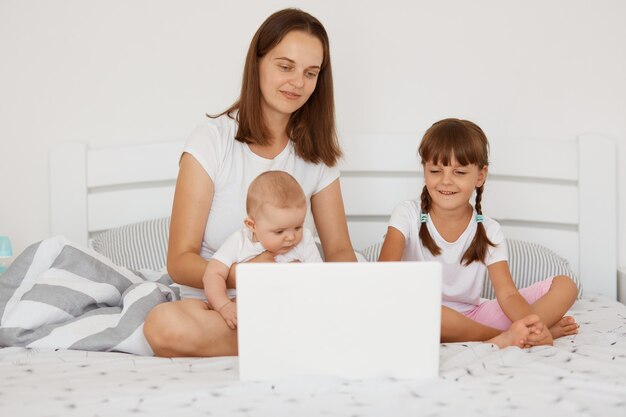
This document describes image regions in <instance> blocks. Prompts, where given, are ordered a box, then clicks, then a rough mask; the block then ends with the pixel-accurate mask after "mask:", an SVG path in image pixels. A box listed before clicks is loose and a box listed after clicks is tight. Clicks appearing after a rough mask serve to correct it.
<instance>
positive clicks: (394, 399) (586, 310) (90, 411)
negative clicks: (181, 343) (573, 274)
mask: <svg viewBox="0 0 626 417" xmlns="http://www.w3.org/2000/svg"><path fill="white" fill-rule="evenodd" d="M571 314H573V315H574V316H575V317H576V319H577V320H578V322H579V323H580V333H579V335H577V336H575V337H565V338H562V339H559V340H557V341H556V342H555V346H553V347H536V348H532V349H527V350H521V349H518V348H507V349H503V350H499V349H497V348H495V347H494V346H492V345H489V344H484V343H464V344H461V343H456V344H444V345H442V347H441V365H440V377H439V378H438V379H437V380H435V381H428V382H424V381H406V380H392V379H375V380H366V381H348V380H343V379H338V378H327V377H301V378H290V379H285V380H277V381H273V382H257V383H253V382H245V383H244V382H239V380H238V375H237V358H235V357H223V358H211V359H204V358H203V359H189V358H182V359H162V358H154V357H139V356H134V355H130V354H123V353H100V352H85V351H70V350H63V351H43V350H28V349H23V348H4V349H0V415H2V416H9V415H19V416H102V415H115V416H123V415H151V416H160V415H163V416H165V415H167V416H172V415H175V416H211V415H212V416H230V415H235V416H236V415H240V416H321V415H329V416H333V415H342V416H381V415H389V416H392V415H393V416H394V417H395V416H416V415H420V416H427V415H441V416H448V415H449V416H473V415H475V416H524V417H529V416H537V415H551V416H555V415H567V416H625V415H626V306H624V305H623V304H620V303H617V302H615V301H611V300H609V299H606V298H602V297H596V298H593V297H586V298H584V299H583V300H579V301H577V302H576V304H575V305H574V306H573V308H572V310H571ZM373 360H374V359H373Z"/></svg>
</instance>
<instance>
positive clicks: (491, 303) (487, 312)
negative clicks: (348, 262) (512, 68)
mask: <svg viewBox="0 0 626 417" xmlns="http://www.w3.org/2000/svg"><path fill="white" fill-rule="evenodd" d="M488 154H489V144H488V141H487V137H486V136H485V134H484V133H483V131H482V129H481V128H480V127H478V126H477V125H476V124H474V123H472V122H470V121H467V120H459V119H445V120H441V121H439V122H437V123H435V124H433V125H432V126H431V127H430V128H429V129H428V130H427V131H426V133H425V135H424V137H423V139H422V141H421V143H420V146H419V155H420V157H421V160H422V165H423V168H424V182H425V185H424V188H423V191H422V194H421V197H420V199H417V200H410V201H404V202H402V203H400V204H399V205H398V206H397V207H396V208H395V209H394V211H393V214H392V216H391V219H390V223H389V228H388V230H387V235H386V237H385V242H384V244H383V248H382V250H381V254H380V259H379V260H380V261H400V260H404V261H436V262H439V263H441V264H442V271H443V275H442V292H443V297H442V302H443V309H442V332H441V334H442V341H444V342H460V341H472V340H475V341H478V340H483V341H484V340H486V341H490V342H493V343H495V344H497V345H498V346H500V347H505V346H508V345H511V344H512V345H516V346H518V347H529V346H533V345H540V344H552V340H553V339H554V338H557V337H561V336H565V335H571V334H575V333H577V332H578V325H577V324H576V322H575V320H574V319H573V317H570V316H565V317H564V314H565V313H566V312H567V310H568V309H569V308H570V307H571V306H572V304H573V303H574V301H575V299H576V294H577V292H578V290H577V288H576V285H575V284H574V282H573V281H572V280H571V279H570V278H569V277H567V276H563V275H559V276H554V277H548V278H547V279H545V280H544V281H540V282H537V283H535V284H533V285H531V286H529V287H527V288H523V289H520V290H518V289H517V288H516V286H515V284H514V283H513V279H512V277H511V272H510V271H509V266H508V252H507V247H506V242H505V239H504V235H503V234H502V230H501V228H500V225H499V224H498V222H496V221H495V220H493V219H491V218H490V217H488V216H485V215H483V212H482V205H481V201H482V195H483V190H484V187H485V180H486V178H487V171H488V166H489V160H488ZM473 194H475V199H474V205H473V206H472V204H471V202H470V200H471V198H472V195H473ZM485 274H488V276H489V279H490V280H491V283H492V285H493V288H494V290H495V294H496V299H494V300H484V299H481V298H480V294H481V292H482V289H483V282H484V277H485ZM455 329H456V330H455ZM459 329H465V330H464V331H461V330H459Z"/></svg>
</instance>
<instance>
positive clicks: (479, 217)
mask: <svg viewBox="0 0 626 417" xmlns="http://www.w3.org/2000/svg"><path fill="white" fill-rule="evenodd" d="M483 219H484V217H483V215H482V214H477V215H476V223H482V222H483Z"/></svg>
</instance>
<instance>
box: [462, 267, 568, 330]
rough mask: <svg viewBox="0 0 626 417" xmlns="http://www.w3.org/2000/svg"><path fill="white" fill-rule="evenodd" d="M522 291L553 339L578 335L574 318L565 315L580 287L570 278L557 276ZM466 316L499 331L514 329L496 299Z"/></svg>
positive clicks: (486, 302) (484, 303)
mask: <svg viewBox="0 0 626 417" xmlns="http://www.w3.org/2000/svg"><path fill="white" fill-rule="evenodd" d="M519 292H520V294H521V296H522V297H524V299H526V301H528V304H530V308H531V309H532V311H533V313H535V314H537V315H538V316H539V318H540V319H541V321H542V322H543V323H544V324H545V325H546V326H548V328H549V329H550V333H552V337H553V338H555V339H556V338H558V337H561V336H566V335H572V334H576V333H578V324H576V321H575V320H574V318H573V317H571V316H564V314H565V313H566V312H567V310H568V309H569V307H570V306H571V305H572V304H573V303H574V301H575V300H576V295H577V294H578V288H576V284H574V282H573V281H572V280H571V278H569V277H567V276H564V275H558V276H555V277H553V278H548V279H546V280H543V281H540V282H537V283H535V284H533V285H530V286H528V287H526V288H522V289H520V290H519ZM465 316H467V317H468V318H470V319H472V320H474V321H477V322H479V323H482V324H484V325H486V326H490V327H494V328H496V329H500V330H506V329H508V328H509V327H510V326H511V320H510V319H509V318H508V317H507V316H506V314H504V311H502V308H501V307H500V304H499V303H498V300H495V299H494V300H488V301H485V302H483V303H481V304H479V305H478V306H476V307H475V308H474V309H473V310H470V311H468V312H467V313H465Z"/></svg>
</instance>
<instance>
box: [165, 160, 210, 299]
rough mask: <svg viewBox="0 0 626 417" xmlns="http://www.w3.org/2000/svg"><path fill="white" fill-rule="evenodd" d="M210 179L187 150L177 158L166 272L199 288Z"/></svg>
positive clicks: (179, 280) (204, 265)
mask: <svg viewBox="0 0 626 417" xmlns="http://www.w3.org/2000/svg"><path fill="white" fill-rule="evenodd" d="M214 190H215V188H214V186H213V181H212V180H211V178H210V177H209V175H208V174H207V173H206V171H205V170H204V168H202V166H201V165H200V163H199V162H198V161H197V160H196V159H195V158H194V157H193V156H192V155H191V154H188V153H184V154H183V156H182V157H181V159H180V167H179V171H178V179H177V180H176V191H175V193H174V204H173V207H172V222H171V225H170V237H169V244H168V251H167V272H168V273H169V274H170V276H171V277H172V279H173V280H174V282H176V283H178V284H183V285H189V286H191V287H195V288H202V275H203V274H204V270H205V269H206V266H207V260H206V259H204V258H202V257H201V256H200V248H201V246H202V239H203V238H204V230H205V228H206V222H207V218H208V214H209V211H210V210H211V203H212V202H213V193H214Z"/></svg>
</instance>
